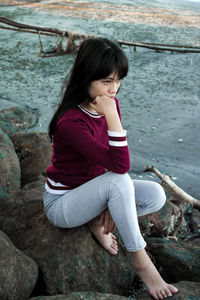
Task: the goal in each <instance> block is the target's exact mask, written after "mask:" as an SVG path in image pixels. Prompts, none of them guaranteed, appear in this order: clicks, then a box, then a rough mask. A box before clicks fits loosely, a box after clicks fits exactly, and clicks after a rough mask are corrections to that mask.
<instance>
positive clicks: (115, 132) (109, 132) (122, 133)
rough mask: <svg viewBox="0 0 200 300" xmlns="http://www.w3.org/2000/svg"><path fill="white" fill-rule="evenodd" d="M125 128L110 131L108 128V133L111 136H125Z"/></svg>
mask: <svg viewBox="0 0 200 300" xmlns="http://www.w3.org/2000/svg"><path fill="white" fill-rule="evenodd" d="M126 132H127V131H126V130H124V129H123V130H122V131H110V130H108V135H109V136H112V137H125V136H126Z"/></svg>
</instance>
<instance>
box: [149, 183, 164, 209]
mask: <svg viewBox="0 0 200 300" xmlns="http://www.w3.org/2000/svg"><path fill="white" fill-rule="evenodd" d="M152 193H153V194H154V196H153V198H154V207H155V211H158V210H160V209H161V208H162V207H163V206H164V205H165V202H166V194H165V191H164V189H163V187H162V186H161V185H160V184H159V183H157V182H152Z"/></svg>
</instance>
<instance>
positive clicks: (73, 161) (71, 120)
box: [46, 99, 130, 194]
mask: <svg viewBox="0 0 200 300" xmlns="http://www.w3.org/2000/svg"><path fill="white" fill-rule="evenodd" d="M115 101H116V106H117V109H118V113H119V116H120V118H121V115H120V109H119V104H118V100H117V99H115ZM52 145H53V156H52V164H51V165H50V166H49V167H48V168H47V183H46V189H47V190H48V191H49V192H51V193H56V194H61V193H63V192H64V191H66V190H69V189H73V188H75V187H77V186H79V185H81V184H83V183H85V182H87V181H89V180H91V179H93V178H95V177H97V176H99V175H102V174H104V173H105V172H106V169H107V170H109V171H112V172H115V173H119V174H123V173H126V172H127V171H128V170H129V168H130V158H129V150H128V145H127V140H126V131H123V132H113V131H108V128H107V124H106V120H105V117H104V116H101V115H99V114H97V113H92V112H90V111H88V110H86V109H84V108H83V107H82V106H81V105H79V106H78V107H77V108H74V109H70V110H68V111H66V112H65V113H64V115H63V116H62V117H61V118H60V119H59V121H58V123H57V125H56V129H55V132H54V136H53V144H52Z"/></svg>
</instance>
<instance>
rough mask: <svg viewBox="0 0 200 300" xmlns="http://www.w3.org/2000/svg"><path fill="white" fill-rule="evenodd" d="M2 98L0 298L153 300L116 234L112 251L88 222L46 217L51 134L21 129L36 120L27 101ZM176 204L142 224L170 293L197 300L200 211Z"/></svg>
mask: <svg viewBox="0 0 200 300" xmlns="http://www.w3.org/2000/svg"><path fill="white" fill-rule="evenodd" d="M0 103H1V107H0V174H1V177H0V178H1V179H0V230H1V231H0V269H1V272H0V299H1V300H28V299H31V300H37V299H38V300H39V299H41V300H57V299H59V300H65V299H72V300H73V299H74V300H75V299H87V300H90V299H91V300H92V299H97V300H98V299H105V300H106V299H109V300H112V299H113V300H114V299H115V300H118V299H119V300H120V299H128V298H129V299H135V300H140V299H141V300H148V299H149V300H150V299H151V297H150V296H148V294H147V292H146V291H145V288H144V287H143V285H142V284H141V282H140V281H139V280H138V278H137V276H136V274H135V272H134V270H133V268H132V263H131V257H130V255H129V253H128V252H127V251H126V249H125V247H124V245H123V242H122V241H121V239H120V237H119V235H118V233H117V232H116V235H117V236H118V240H119V253H118V255H117V256H111V255H109V254H108V252H107V251H106V250H104V249H103V248H102V247H101V246H100V245H99V244H98V243H97V241H96V240H95V239H94V238H93V236H92V235H91V233H90V231H89V230H88V228H87V226H81V227H78V228H74V229H60V228H56V227H54V226H53V225H51V224H50V223H49V221H48V219H47V218H46V216H45V214H44V212H43V206H42V194H43V189H44V182H45V169H46V167H47V165H49V163H50V159H51V146H50V142H49V139H48V137H47V134H46V133H42V132H31V131H30V129H29V131H26V130H24V129H27V128H31V127H33V126H34V125H35V124H36V122H37V116H36V113H35V111H33V110H31V109H30V108H29V107H27V106H19V105H17V104H15V103H11V102H10V101H7V100H6V99H0ZM168 196H169V197H168V198H170V195H168ZM177 203H178V202H177V201H175V199H170V200H168V201H167V203H166V205H165V206H164V207H163V208H162V210H160V211H159V212H157V213H154V214H152V215H149V216H147V217H140V219H139V222H140V226H141V230H142V232H143V234H144V236H145V239H146V240H147V242H148V247H147V250H148V252H149V254H150V256H151V258H152V259H153V261H154V263H155V264H156V266H157V268H158V269H159V271H160V273H161V274H162V276H163V277H164V279H165V280H167V281H168V282H170V283H173V284H175V286H177V287H178V288H179V290H180V292H179V294H177V295H174V296H173V299H187V300H189V299H193V300H198V299H200V283H199V281H200V238H199V232H200V212H199V211H197V210H195V209H193V208H192V207H189V206H188V205H187V204H186V203H182V202H179V204H177ZM180 203H182V204H181V205H180Z"/></svg>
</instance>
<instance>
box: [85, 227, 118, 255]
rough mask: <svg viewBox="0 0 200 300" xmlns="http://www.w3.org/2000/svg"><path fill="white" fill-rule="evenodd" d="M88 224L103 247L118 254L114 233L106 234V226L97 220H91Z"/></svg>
mask: <svg viewBox="0 0 200 300" xmlns="http://www.w3.org/2000/svg"><path fill="white" fill-rule="evenodd" d="M88 226H89V228H90V230H91V231H92V233H93V234H94V236H95V237H96V238H97V240H98V241H99V243H100V244H101V245H102V246H103V248H105V249H106V250H107V251H108V252H109V253H110V254H112V255H116V254H117V252H118V247H117V241H116V237H115V236H114V234H112V233H109V234H104V233H103V230H104V226H103V225H102V224H98V223H97V222H95V221H91V222H89V223H88Z"/></svg>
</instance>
